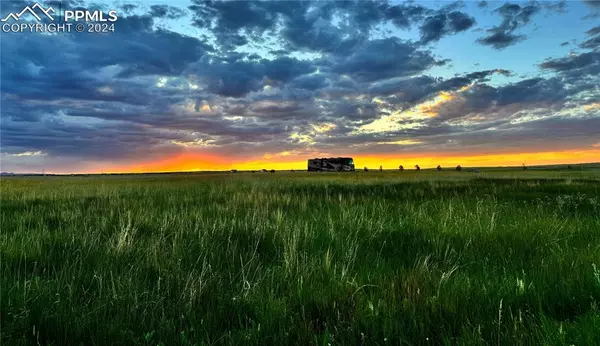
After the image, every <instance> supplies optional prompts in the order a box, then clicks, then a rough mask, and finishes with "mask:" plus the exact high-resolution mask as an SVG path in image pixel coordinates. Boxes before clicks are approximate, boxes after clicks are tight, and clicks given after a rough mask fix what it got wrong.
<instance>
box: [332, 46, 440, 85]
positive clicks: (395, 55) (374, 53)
mask: <svg viewBox="0 0 600 346" xmlns="http://www.w3.org/2000/svg"><path fill="white" fill-rule="evenodd" d="M417 47H418V46H417V45H416V44H412V43H410V42H403V41H401V40H400V39H398V38H395V37H390V38H385V39H378V40H372V41H368V42H365V43H364V44H362V45H361V46H359V47H357V48H356V49H355V50H354V51H353V52H352V54H350V55H349V56H346V57H341V58H339V59H338V60H336V61H335V64H334V66H333V67H332V68H331V70H332V71H333V72H337V73H341V74H348V75H350V76H352V77H353V78H355V79H357V80H360V81H367V82H372V81H376V80H380V79H388V78H393V77H406V76H411V75H414V74H418V73H421V72H423V71H425V70H427V69H429V68H430V67H432V66H435V65H436V64H438V63H439V62H438V61H436V59H435V58H434V57H433V56H432V55H431V53H430V52H429V51H424V50H419V49H418V48H417Z"/></svg>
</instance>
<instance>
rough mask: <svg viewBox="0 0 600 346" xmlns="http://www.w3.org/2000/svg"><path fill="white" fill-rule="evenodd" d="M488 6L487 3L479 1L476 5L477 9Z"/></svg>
mask: <svg viewBox="0 0 600 346" xmlns="http://www.w3.org/2000/svg"><path fill="white" fill-rule="evenodd" d="M487 6H488V2H487V1H480V2H478V3H477V7H481V8H483V7H487Z"/></svg>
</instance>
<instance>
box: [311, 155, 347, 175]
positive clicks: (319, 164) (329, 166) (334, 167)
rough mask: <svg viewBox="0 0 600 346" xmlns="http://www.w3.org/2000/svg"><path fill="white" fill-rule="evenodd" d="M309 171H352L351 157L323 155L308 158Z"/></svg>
mask: <svg viewBox="0 0 600 346" xmlns="http://www.w3.org/2000/svg"><path fill="white" fill-rule="evenodd" d="M308 171H309V172H354V160H352V158H351V157H325V158H315V159H310V160H308Z"/></svg>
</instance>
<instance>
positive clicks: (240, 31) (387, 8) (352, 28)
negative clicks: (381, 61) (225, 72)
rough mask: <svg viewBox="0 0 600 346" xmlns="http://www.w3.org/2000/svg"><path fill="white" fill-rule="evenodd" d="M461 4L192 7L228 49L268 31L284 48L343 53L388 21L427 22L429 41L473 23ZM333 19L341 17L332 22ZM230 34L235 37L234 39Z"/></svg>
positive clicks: (226, 4) (199, 3) (269, 3)
mask: <svg viewBox="0 0 600 346" xmlns="http://www.w3.org/2000/svg"><path fill="white" fill-rule="evenodd" d="M458 7H459V4H458V3H453V4H450V5H447V6H445V7H443V8H442V9H440V10H431V9H428V8H425V7H423V6H421V5H416V4H412V3H403V4H391V3H389V2H387V1H363V0H356V1H331V2H308V1H304V2H298V1H294V2H276V1H243V2H238V3H235V2H230V1H213V2H204V1H194V4H193V5H191V6H189V9H190V10H191V11H192V13H193V14H194V16H193V25H195V26H197V27H200V28H204V29H211V30H213V32H215V34H216V35H217V37H218V38H219V44H220V45H222V46H223V48H224V49H232V48H234V47H236V46H240V45H245V44H247V43H248V40H244V39H242V38H241V37H252V38H253V39H258V38H259V37H261V35H263V34H264V33H275V31H276V30H277V26H278V24H281V25H282V28H281V31H280V32H279V35H280V37H281V38H282V39H283V43H284V45H285V46H286V47H288V48H290V49H295V50H310V51H317V52H327V53H333V54H341V55H344V54H346V53H347V52H349V51H350V50H351V49H353V48H354V47H356V46H357V45H359V44H362V43H364V41H366V40H368V39H369V35H370V34H371V32H372V30H373V28H374V27H375V26H377V25H380V24H383V23H386V22H389V23H392V24H393V25H394V26H396V27H399V28H402V29H407V28H409V27H410V26H411V25H413V24H416V23H419V22H421V21H425V23H424V24H423V25H422V29H421V36H422V40H423V42H425V43H428V42H431V41H437V40H439V39H440V38H441V37H443V36H447V35H451V34H455V33H458V32H461V31H464V30H467V29H468V28H470V27H472V26H473V25H474V23H475V19H474V18H473V17H471V16H469V15H467V14H466V13H463V12H460V11H456V8H458ZM334 19H341V21H340V22H339V23H337V24H334ZM231 37H235V38H236V39H235V40H232V39H231Z"/></svg>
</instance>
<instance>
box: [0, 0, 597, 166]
mask: <svg viewBox="0 0 600 346" xmlns="http://www.w3.org/2000/svg"><path fill="white" fill-rule="evenodd" d="M166 3H168V5H167V4H166ZM27 4H31V3H30V2H21V1H13V2H8V1H1V6H2V7H1V9H0V12H1V14H2V17H4V16H5V15H6V14H8V13H10V12H14V11H19V10H20V9H22V8H23V6H24V5H27ZM45 4H46V5H48V6H54V7H55V8H57V9H59V8H60V9H62V10H64V9H68V8H77V7H80V8H87V9H102V10H103V11H109V10H111V9H115V10H117V11H118V15H119V19H118V21H117V22H116V23H115V30H114V33H106V34H94V33H57V34H42V33H33V34H31V33H30V34H25V33H1V35H2V37H1V40H0V46H1V47H0V48H1V50H0V55H1V70H0V72H1V85H0V90H1V104H0V107H1V124H0V125H1V127H0V144H1V152H2V153H1V165H2V167H1V170H2V171H10V172H39V171H41V170H42V169H44V170H45V171H46V172H56V173H66V172H100V171H103V172H123V171H134V172H142V171H174V170H203V169H229V168H238V169H244V168H248V169H256V168H268V169H270V168H275V169H288V168H303V167H305V166H306V159H307V158H311V157H315V156H319V157H320V156H330V155H331V156H346V155H347V156H353V157H354V159H355V162H356V164H357V166H358V167H363V166H370V167H378V166H379V165H380V164H382V165H384V168H394V167H397V166H398V165H399V164H403V165H404V166H405V167H409V166H412V165H414V164H420V165H421V166H422V167H431V166H436V165H437V164H442V165H447V166H448V165H456V164H462V165H463V166H468V165H480V166H489V165H520V164H522V163H526V164H544V163H567V162H590V161H600V159H599V158H600V134H599V133H600V24H599V23H600V1H595V0H592V1H589V0H587V1H566V2H565V1H562V2H545V1H544V2H542V1H540V2H498V1H465V2H445V1H438V2H435V1H426V2H418V1H415V2H395V1H391V2H383V1H378V2H370V1H335V2H333V1H327V2H308V1H306V2H296V1H283V2H282V1H280V2H269V1H258V2H251V1H235V2H234V1H212V2H204V1H197V0H192V1H166V0H163V1H162V2H161V1H158V2H148V1H144V2H135V1H132V2H129V1H119V2H113V1H104V2H102V1H94V2H84V1H71V2H69V1H62V3H61V2H60V1H47V2H45ZM22 20H23V21H25V20H27V19H25V18H23V19H22Z"/></svg>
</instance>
